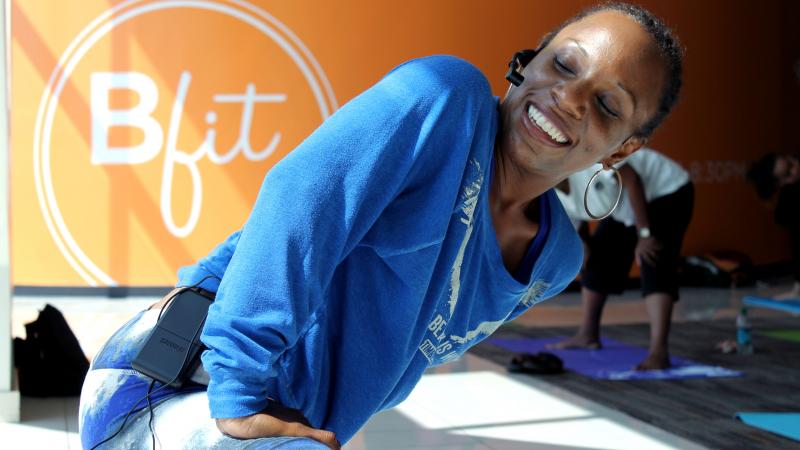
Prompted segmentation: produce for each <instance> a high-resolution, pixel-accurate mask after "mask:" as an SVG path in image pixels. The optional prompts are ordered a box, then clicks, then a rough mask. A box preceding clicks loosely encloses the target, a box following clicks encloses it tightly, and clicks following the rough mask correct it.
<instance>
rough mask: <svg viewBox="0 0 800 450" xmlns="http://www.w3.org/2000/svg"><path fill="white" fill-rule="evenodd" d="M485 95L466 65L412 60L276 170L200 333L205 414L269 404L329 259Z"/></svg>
mask: <svg viewBox="0 0 800 450" xmlns="http://www.w3.org/2000/svg"><path fill="white" fill-rule="evenodd" d="M489 103H491V104H492V105H494V100H493V98H492V96H491V91H490V88H489V85H488V83H487V81H486V79H485V78H484V77H483V75H482V74H481V73H480V72H479V71H478V70H477V69H476V68H474V67H473V66H471V65H469V64H467V63H465V62H463V61H461V60H458V59H456V58H452V57H432V58H425V59H421V60H415V61H411V62H409V63H406V64H404V65H402V66H400V67H398V68H397V69H395V70H394V71H392V72H391V73H390V74H389V75H387V76H386V77H385V78H383V79H382V80H381V81H380V82H379V83H378V84H376V85H375V86H373V87H372V88H370V89H369V90H367V91H365V92H364V93H363V94H361V95H359V96H358V97H356V98H355V99H353V100H352V101H350V102H349V103H348V104H346V105H345V106H343V107H342V108H341V109H340V110H339V111H337V112H336V113H335V114H333V115H332V116H331V117H329V118H328V119H327V120H326V121H325V122H324V123H323V124H322V125H321V126H320V127H319V128H318V129H317V130H316V131H315V132H314V133H313V134H312V135H311V136H309V137H308V138H307V139H306V140H305V141H304V142H303V143H301V144H300V145H299V146H298V147H297V148H296V149H295V150H294V151H292V152H291V153H290V154H289V155H288V156H287V157H286V158H284V159H283V160H282V161H281V162H280V163H278V164H277V165H275V166H274V167H273V168H272V170H271V171H270V172H269V174H268V175H267V176H266V177H265V179H264V182H263V184H262V186H261V190H260V192H259V195H258V198H257V200H256V203H255V205H254V207H253V210H252V212H251V215H250V217H249V219H248V221H247V222H246V224H245V226H244V227H243V229H242V231H241V234H240V235H239V236H238V242H236V246H235V251H234V252H233V255H232V257H231V259H230V262H229V263H228V265H227V267H226V268H225V271H224V276H223V277H222V282H221V283H220V286H219V290H218V292H217V299H216V301H215V302H214V303H213V305H212V306H211V309H210V310H209V315H208V319H207V321H206V325H205V328H204V330H203V335H202V341H203V343H204V344H205V345H206V346H207V347H208V350H207V351H205V352H204V353H203V357H202V358H203V365H204V367H205V369H206V370H207V371H208V373H209V375H210V384H209V387H208V397H209V404H210V408H211V415H212V417H215V418H228V417H241V416H246V415H250V414H254V413H256V412H259V411H261V410H262V409H263V408H264V407H266V405H267V395H268V394H267V392H265V386H266V384H267V383H266V382H267V380H268V379H269V378H272V377H274V376H275V375H276V371H275V363H276V360H277V358H278V357H279V356H280V355H281V354H282V353H283V352H284V351H285V350H286V349H288V348H291V347H292V346H293V345H295V343H296V342H297V341H298V339H300V338H302V336H303V333H304V332H305V331H306V330H307V329H308V327H309V326H310V325H311V324H313V323H314V320H315V317H316V315H317V314H319V312H320V311H321V309H323V308H324V307H325V304H324V301H325V296H324V293H325V291H326V288H327V287H328V284H329V283H330V281H331V279H332V277H333V274H334V271H335V270H336V267H337V266H338V265H339V264H340V263H341V262H342V260H343V259H344V258H345V257H346V256H347V255H348V254H349V252H350V251H352V250H353V248H354V247H355V246H356V245H357V244H358V243H359V241H360V240H361V239H362V238H363V236H364V235H365V234H366V233H367V231H368V230H369V229H370V227H371V225H372V224H373V223H374V222H375V221H376V219H377V218H378V216H379V215H380V214H381V212H382V210H383V209H384V208H385V207H386V206H387V205H388V204H389V203H390V202H391V201H392V199H393V198H395V197H396V196H397V194H398V193H399V192H400V191H401V190H402V189H403V186H404V185H406V183H408V181H409V178H412V177H413V176H414V168H415V166H418V165H419V164H425V163H430V162H431V161H430V160H427V161H426V156H425V153H426V151H424V150H426V147H431V146H430V145H426V142H430V141H431V140H433V141H437V142H438V141H441V139H443V136H446V135H448V134H451V133H464V132H465V130H466V128H465V123H464V115H465V114H467V115H469V111H473V110H475V109H478V108H486V107H487V106H486V104H489ZM473 114H474V115H476V116H477V114H475V113H473ZM447 150H449V149H446V148H445V149H442V151H447ZM427 153H429V152H427ZM440 159H441V158H440Z"/></svg>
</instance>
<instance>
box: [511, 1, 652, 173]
mask: <svg viewBox="0 0 800 450" xmlns="http://www.w3.org/2000/svg"><path fill="white" fill-rule="evenodd" d="M522 74H523V75H524V76H525V81H524V82H523V83H522V85H521V86H518V87H512V88H510V89H509V92H508V94H507V95H506V98H505V99H504V100H503V103H502V105H501V106H500V114H501V118H502V129H501V131H502V135H501V137H500V139H501V141H500V148H501V151H503V152H504V157H505V158H506V159H507V160H510V161H511V162H512V163H513V164H515V165H516V166H517V168H518V169H521V170H523V171H526V172H528V173H535V174H542V175H546V176H548V177H551V178H552V179H554V180H560V179H563V178H565V177H566V176H568V175H569V174H571V173H573V172H576V171H578V170H581V169H583V168H585V167H587V166H589V165H591V164H594V163H597V162H602V163H604V164H613V163H615V162H617V161H619V160H621V159H623V158H624V157H626V156H627V155H629V154H630V153H632V152H633V151H635V150H637V149H638V148H639V147H641V146H642V145H644V143H645V141H644V139H640V138H632V137H631V136H632V135H633V133H634V132H635V131H636V130H637V129H638V128H639V127H640V126H642V125H643V124H644V123H645V122H647V120H649V119H650V118H651V117H652V116H653V114H654V113H655V112H656V110H657V108H658V103H659V100H660V97H661V93H662V91H663V88H664V83H665V65H664V61H663V59H662V57H661V56H660V55H659V54H658V50H657V47H656V45H655V43H654V41H653V39H652V37H651V36H650V35H649V34H648V33H647V32H646V31H645V30H644V29H643V28H642V27H641V26H640V25H639V24H638V23H637V22H636V21H634V20H633V19H632V18H630V17H628V16H626V15H624V14H622V13H618V12H601V13H596V14H593V15H591V16H589V17H586V18H584V19H582V20H580V21H578V22H576V23H573V24H571V25H569V26H567V27H565V28H564V29H563V30H561V32H559V33H558V34H557V35H556V36H555V37H554V38H553V40H552V41H551V42H550V44H549V45H548V46H547V47H545V48H544V49H542V51H541V52H540V53H539V54H538V55H537V56H536V57H535V58H534V59H533V60H532V61H531V62H530V63H529V64H528V65H527V66H526V67H525V69H524V70H523V72H522Z"/></svg>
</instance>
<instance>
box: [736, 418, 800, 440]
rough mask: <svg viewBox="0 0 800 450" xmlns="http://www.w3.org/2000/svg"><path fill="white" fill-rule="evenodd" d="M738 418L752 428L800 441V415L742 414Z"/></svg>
mask: <svg viewBox="0 0 800 450" xmlns="http://www.w3.org/2000/svg"><path fill="white" fill-rule="evenodd" d="M736 418H737V419H739V420H741V421H742V422H744V423H746V424H748V425H750V426H751V427H756V428H760V429H762V430H766V431H769V432H772V433H775V434H779V435H781V436H783V437H787V438H789V439H794V440H795V441H800V413H765V412H740V413H736Z"/></svg>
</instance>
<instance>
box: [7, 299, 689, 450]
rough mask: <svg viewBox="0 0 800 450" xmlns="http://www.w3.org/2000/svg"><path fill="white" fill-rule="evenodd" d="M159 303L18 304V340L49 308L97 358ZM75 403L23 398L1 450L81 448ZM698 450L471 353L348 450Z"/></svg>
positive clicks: (379, 419) (430, 378)
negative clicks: (137, 315) (133, 319)
mask: <svg viewBox="0 0 800 450" xmlns="http://www.w3.org/2000/svg"><path fill="white" fill-rule="evenodd" d="M152 301H154V299H152V298H143V299H131V300H118V299H115V300H105V299H99V298H85V299H76V298H74V297H73V298H52V297H51V298H40V297H30V298H16V299H15V301H14V314H13V320H14V328H13V331H14V334H15V335H19V336H24V327H23V324H24V323H26V322H29V321H31V320H33V319H34V318H35V317H36V314H37V311H38V309H40V308H41V307H42V306H43V305H44V304H45V303H51V304H53V305H54V306H55V307H56V308H58V309H60V310H61V311H62V312H63V313H64V315H65V316H66V317H67V320H68V321H69V322H70V325H71V326H72V327H73V329H74V331H75V333H76V335H77V336H78V339H79V340H80V341H81V345H82V346H83V347H84V351H85V352H86V353H87V355H89V356H92V355H94V353H95V352H96V351H97V350H98V349H99V347H100V345H101V344H102V341H103V340H104V339H105V338H106V337H108V335H109V334H110V333H111V332H112V331H113V330H114V329H116V328H117V327H119V326H120V325H121V324H122V323H123V322H124V321H125V319H126V318H127V317H130V316H131V315H132V314H133V313H134V312H135V311H138V310H139V309H142V308H143V307H144V306H145V305H148V304H150V303H151V302H152ZM77 410H78V400H77V398H66V399H64V398H49V399H34V398H23V399H22V411H21V418H22V421H21V423H19V424H8V423H0V436H1V437H0V448H3V449H47V450H56V449H79V448H80V443H79V440H78V435H77ZM670 448H674V449H699V448H702V447H700V446H697V445H695V444H693V443H690V442H687V441H685V440H683V439H681V438H678V437H677V436H673V435H670V434H668V433H666V432H664V431H662V430H659V429H657V428H654V427H652V426H650V425H647V424H645V423H642V422H640V421H637V420H635V419H632V418H630V417H628V416H625V415H623V414H621V413H619V412H616V411H613V410H610V409H608V408H605V407H602V406H600V405H598V404H595V403H592V402H590V401H587V400H585V399H582V398H579V397H577V396H575V395H573V394H570V393H569V392H566V391H564V390H562V389H560V388H556V387H553V386H551V385H549V384H546V383H544V382H542V381H540V380H538V379H535V378H533V377H530V376H525V375H509V374H507V373H506V371H505V369H504V368H502V367H500V366H498V365H496V364H493V363H491V362H488V361H486V360H483V359H480V358H477V357H474V356H471V355H467V356H466V357H465V358H463V359H462V360H460V361H457V362H455V363H451V364H448V365H445V366H442V367H439V368H436V369H434V370H432V371H430V373H428V374H426V375H425V376H424V377H423V379H422V381H421V382H420V383H419V385H418V386H417V387H416V389H415V390H414V392H413V393H412V394H411V396H410V397H409V398H408V399H407V400H406V401H405V402H403V403H402V404H401V405H399V406H398V407H397V408H395V409H393V410H390V411H387V412H384V413H381V414H379V415H377V416H375V417H374V418H373V419H372V420H371V421H370V422H369V423H368V424H367V425H366V426H365V427H364V429H363V430H362V431H361V432H360V433H358V435H356V436H355V437H354V438H353V439H352V440H351V441H350V442H349V443H348V444H347V445H346V446H345V449H348V450H362V449H363V450H367V449H368V450H375V449H381V450H399V449H419V450H428V449H430V450H432V449H436V450H450V449H453V450H455V449H473V450H478V449H480V450H489V449H495V450H501V449H502V450H517V449H520V450H521V449H549V450H555V449H559V450H566V449H636V450H640V449H670Z"/></svg>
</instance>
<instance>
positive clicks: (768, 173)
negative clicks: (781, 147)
mask: <svg viewBox="0 0 800 450" xmlns="http://www.w3.org/2000/svg"><path fill="white" fill-rule="evenodd" d="M777 160H778V154H777V153H767V154H766V155H764V156H762V157H761V159H759V160H758V161H756V162H754V163H753V164H751V165H750V169H748V170H747V181H749V182H750V183H752V184H753V186H754V187H755V188H756V193H757V194H758V196H759V197H761V198H762V199H764V200H767V199H768V198H770V197H772V195H773V194H775V191H777V190H778V180H777V179H776V178H775V162H776V161H777Z"/></svg>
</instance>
